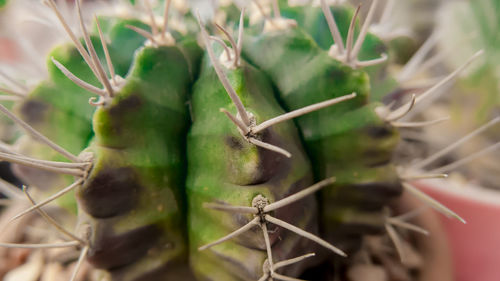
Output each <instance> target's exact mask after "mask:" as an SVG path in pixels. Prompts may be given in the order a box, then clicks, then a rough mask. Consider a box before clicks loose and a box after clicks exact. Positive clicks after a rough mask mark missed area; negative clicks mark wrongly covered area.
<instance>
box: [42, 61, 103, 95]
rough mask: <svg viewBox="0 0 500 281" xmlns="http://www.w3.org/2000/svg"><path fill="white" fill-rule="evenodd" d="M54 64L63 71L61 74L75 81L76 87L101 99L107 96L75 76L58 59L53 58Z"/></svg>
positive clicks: (101, 90)
mask: <svg viewBox="0 0 500 281" xmlns="http://www.w3.org/2000/svg"><path fill="white" fill-rule="evenodd" d="M51 60H52V62H53V63H54V64H55V66H56V67H57V68H59V70H61V72H62V73H63V74H64V75H65V76H66V77H68V79H69V80H71V81H73V83H75V84H76V85H78V86H80V87H81V88H83V89H85V90H87V91H89V92H92V93H94V94H96V95H99V96H101V97H104V96H105V95H106V91H104V90H103V89H99V88H97V87H95V86H93V85H91V84H89V83H87V82H85V81H83V80H82V79H80V78H78V77H77V76H76V75H74V74H73V73H71V71H69V70H68V69H67V68H66V67H65V66H64V65H62V63H60V62H58V61H57V60H56V59H54V58H53V57H52V58H51Z"/></svg>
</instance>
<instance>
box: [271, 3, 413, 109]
mask: <svg viewBox="0 0 500 281" xmlns="http://www.w3.org/2000/svg"><path fill="white" fill-rule="evenodd" d="M286 2H287V1H280V7H281V15H282V16H283V17H285V18H289V19H293V20H295V21H297V25H298V26H300V28H302V29H303V30H304V31H305V32H306V33H307V34H309V35H310V36H311V37H312V38H313V39H314V41H315V42H316V43H317V44H318V46H319V47H320V48H321V49H323V50H329V49H330V47H331V46H332V44H333V43H334V42H333V39H332V35H331V32H330V29H329V28H328V24H327V22H326V19H325V16H324V14H323V11H322V9H321V7H315V6H312V5H310V4H308V5H305V6H296V7H290V6H288V5H287V3H286ZM330 10H331V12H332V14H333V16H334V19H335V22H336V23H337V26H338V28H339V31H340V35H341V36H342V38H343V40H344V42H345V41H346V39H347V33H348V31H349V25H350V23H351V19H352V17H353V16H354V8H353V7H352V6H350V5H348V4H345V5H340V6H333V7H330ZM359 29H360V25H359V20H357V21H356V26H355V37H357V35H356V34H358V33H359ZM391 42H392V41H391ZM397 42H401V43H404V42H406V41H403V39H401V40H399V41H397ZM397 42H396V41H394V43H397ZM390 46H392V45H391V44H388V45H386V44H385V43H384V42H383V41H382V40H381V39H380V38H378V37H377V36H375V35H374V34H373V33H370V32H368V33H367V35H366V38H365V40H364V42H363V45H362V46H361V49H360V52H359V59H360V60H372V59H376V58H379V57H380V56H381V55H382V54H386V55H388V56H389V58H392V57H394V54H395V53H396V52H398V49H397V48H388V47H390ZM396 47H397V46H396ZM388 65H389V62H385V63H382V64H379V65H375V66H370V67H366V68H364V70H365V72H366V73H367V74H368V75H369V76H370V87H371V90H370V100H373V101H380V100H381V99H382V97H383V96H384V95H386V94H389V93H391V92H392V91H394V90H396V88H397V87H398V86H399V85H398V83H397V81H396V80H395V79H394V78H393V77H391V76H390V75H389V74H388V72H387V67H388Z"/></svg>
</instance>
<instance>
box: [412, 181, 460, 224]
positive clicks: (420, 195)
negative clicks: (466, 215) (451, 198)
mask: <svg viewBox="0 0 500 281" xmlns="http://www.w3.org/2000/svg"><path fill="white" fill-rule="evenodd" d="M402 185H403V187H404V188H405V190H406V191H408V192H410V193H411V194H413V195H414V196H415V197H417V198H418V199H420V200H421V201H422V202H424V203H425V204H427V205H428V206H429V207H431V208H433V209H435V210H436V211H438V212H440V213H442V214H443V215H445V216H447V217H454V218H456V219H457V220H459V221H460V222H462V223H464V224H465V223H466V221H465V220H464V219H463V218H462V217H460V216H459V215H458V214H456V213H455V212H453V211H452V210H450V209H449V208H448V207H446V206H444V205H443V204H441V203H439V202H438V201H436V200H435V199H433V198H432V197H430V196H429V195H427V194H425V193H424V192H422V191H420V189H418V188H416V187H414V186H413V185H411V184H410V183H408V182H402Z"/></svg>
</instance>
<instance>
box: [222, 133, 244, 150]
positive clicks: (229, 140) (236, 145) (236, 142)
mask: <svg viewBox="0 0 500 281" xmlns="http://www.w3.org/2000/svg"><path fill="white" fill-rule="evenodd" d="M226 144H227V145H229V147H231V148H232V149H234V150H242V149H243V144H242V143H241V138H237V137H234V136H228V137H226Z"/></svg>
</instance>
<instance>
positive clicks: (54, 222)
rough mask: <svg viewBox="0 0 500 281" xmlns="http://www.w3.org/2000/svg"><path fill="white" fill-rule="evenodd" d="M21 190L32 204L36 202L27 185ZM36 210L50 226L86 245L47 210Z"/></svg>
mask: <svg viewBox="0 0 500 281" xmlns="http://www.w3.org/2000/svg"><path fill="white" fill-rule="evenodd" d="M23 192H24V194H25V195H26V197H27V198H28V200H29V201H30V202H31V204H33V205H34V206H35V205H36V202H35V200H33V197H31V195H30V194H29V192H28V187H27V186H23ZM36 211H37V212H38V213H39V214H40V215H41V216H42V217H43V218H44V219H45V220H46V221H47V222H48V223H49V224H51V225H52V226H54V227H55V228H56V229H57V230H58V231H59V232H60V233H62V234H64V235H66V236H68V237H69V238H70V239H73V240H75V241H79V242H80V243H81V244H82V245H86V244H87V243H85V241H83V240H82V239H80V238H78V237H77V236H76V235H74V234H73V233H71V232H69V231H67V230H66V229H64V227H63V226H62V225H61V224H59V223H58V222H57V221H56V220H55V219H53V218H52V217H51V216H49V214H47V212H45V211H44V210H43V209H42V208H37V209H36Z"/></svg>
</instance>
